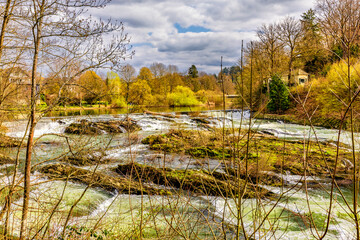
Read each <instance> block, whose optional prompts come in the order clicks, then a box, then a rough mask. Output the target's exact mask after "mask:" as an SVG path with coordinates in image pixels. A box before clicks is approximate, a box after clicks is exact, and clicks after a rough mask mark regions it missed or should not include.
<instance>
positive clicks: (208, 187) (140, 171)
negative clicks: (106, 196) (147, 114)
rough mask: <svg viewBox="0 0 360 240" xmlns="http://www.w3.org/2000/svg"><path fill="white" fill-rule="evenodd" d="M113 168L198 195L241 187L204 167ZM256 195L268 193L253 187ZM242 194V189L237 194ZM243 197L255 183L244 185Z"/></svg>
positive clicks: (231, 192)
mask: <svg viewBox="0 0 360 240" xmlns="http://www.w3.org/2000/svg"><path fill="white" fill-rule="evenodd" d="M115 171H116V172H117V173H119V174H121V175H123V176H125V177H127V178H130V177H131V179H132V180H134V181H135V180H137V181H140V180H141V181H142V182H151V183H155V184H158V185H164V186H168V187H172V188H174V189H178V190H180V191H190V192H193V193H196V194H200V195H204V194H205V195H212V196H227V195H230V196H237V195H238V194H239V193H238V192H237V186H238V184H240V185H241V186H240V189H242V190H244V181H243V180H242V179H236V178H235V177H234V176H233V175H231V174H225V173H219V172H215V173H210V172H208V171H205V170H174V169H170V168H161V169H160V168H155V167H151V166H146V165H140V164H136V163H130V164H125V165H119V166H118V167H117V168H116V169H115ZM257 190H258V194H259V195H260V196H262V197H264V196H270V195H271V194H270V193H269V192H268V191H267V190H265V189H263V188H261V187H257ZM240 194H242V192H241V193H240ZM245 197H247V198H252V197H255V186H253V185H252V184H248V185H247V188H246V192H245Z"/></svg>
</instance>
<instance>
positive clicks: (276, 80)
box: [267, 75, 290, 113]
mask: <svg viewBox="0 0 360 240" xmlns="http://www.w3.org/2000/svg"><path fill="white" fill-rule="evenodd" d="M289 106H290V100H289V92H288V90H287V88H286V86H285V84H284V83H283V81H282V80H281V78H280V77H279V76H278V75H274V76H272V77H271V82H270V102H269V104H268V105H267V108H268V109H269V111H270V112H276V113H279V112H283V111H285V110H287V109H289Z"/></svg>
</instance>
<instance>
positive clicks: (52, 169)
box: [39, 163, 171, 195]
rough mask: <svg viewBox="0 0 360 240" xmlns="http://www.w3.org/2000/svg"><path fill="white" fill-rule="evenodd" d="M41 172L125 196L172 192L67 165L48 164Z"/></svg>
mask: <svg viewBox="0 0 360 240" xmlns="http://www.w3.org/2000/svg"><path fill="white" fill-rule="evenodd" d="M39 171H40V172H41V173H43V174H45V175H46V176H47V177H49V178H51V179H54V180H66V179H68V180H71V181H75V182H80V183H84V184H87V185H90V186H91V187H99V188H102V189H104V190H107V191H111V192H114V191H117V192H118V193H124V194H136V195H141V194H147V195H169V194H171V193H170V192H168V191H166V190H164V189H161V188H156V187H151V186H145V185H141V184H139V183H138V182H135V181H130V180H128V179H126V178H123V177H112V176H109V175H107V174H104V173H102V172H100V171H96V172H95V173H94V171H91V170H87V169H82V168H78V167H74V166H70V165H67V164H62V163H57V164H48V165H44V166H42V167H40V169H39Z"/></svg>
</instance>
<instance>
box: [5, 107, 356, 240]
mask: <svg viewBox="0 0 360 240" xmlns="http://www.w3.org/2000/svg"><path fill="white" fill-rule="evenodd" d="M204 114H207V115H208V116H209V120H210V121H211V125H213V126H217V127H221V126H222V124H223V123H224V122H225V126H226V127H232V126H235V127H239V125H240V121H241V118H242V117H243V121H242V123H243V125H242V128H248V127H249V117H250V114H249V112H245V113H244V114H243V116H242V114H241V112H239V111H236V112H228V113H226V115H225V118H224V116H223V113H222V112H218V111H213V112H207V113H204ZM124 117H125V115H99V116H83V117H62V118H43V119H42V120H41V121H40V122H39V123H38V125H37V128H36V131H35V137H40V136H43V135H44V134H63V133H64V131H65V128H66V127H67V126H68V125H69V124H71V123H72V122H76V121H78V120H80V119H88V120H91V121H102V120H109V119H112V120H121V119H123V118H124ZM156 117H157V119H154V118H153V116H151V115H146V114H134V115H131V118H133V119H134V120H136V121H137V122H138V124H139V125H140V126H141V128H142V130H141V131H140V132H139V134H141V135H143V136H146V135H149V134H154V133H156V134H158V133H165V132H167V131H168V130H169V129H171V128H182V129H196V128H197V127H198V124H197V123H196V122H194V121H192V120H191V118H190V117H189V116H187V115H181V116H179V117H176V118H171V119H168V118H166V117H162V116H156ZM6 127H7V128H8V129H9V131H8V132H7V134H8V135H9V136H14V137H22V136H23V135H24V131H25V129H26V122H25V121H18V122H8V123H6ZM252 128H253V129H257V130H259V131H266V132H268V133H272V134H273V135H274V136H276V137H281V138H289V139H295V140H297V139H307V138H309V136H310V139H315V134H314V132H313V131H312V130H311V128H310V127H308V126H301V125H296V124H285V123H282V122H272V121H263V120H253V121H252ZM315 130H316V136H317V138H318V139H319V140H333V141H335V140H336V139H337V134H338V132H337V131H336V130H329V129H324V128H318V127H317V128H315ZM124 137H125V136H124V135H121V134H120V135H119V136H116V137H115V138H114V139H113V143H112V144H113V145H111V146H112V147H113V148H111V149H110V150H107V151H105V158H108V159H118V161H119V162H117V163H115V164H113V165H112V164H110V165H103V166H101V168H100V169H106V168H108V167H115V166H116V164H118V163H121V162H125V161H127V160H128V158H129V153H130V150H131V152H140V153H141V154H140V155H137V156H136V157H135V159H136V160H137V161H138V162H141V161H143V159H144V156H145V155H146V154H148V155H151V154H154V153H153V152H150V151H149V150H148V149H147V147H146V146H145V145H142V144H139V143H138V144H135V145H132V146H131V148H130V147H127V146H126V145H124V141H125V140H124ZM107 138H110V136H106V135H105V136H101V137H98V138H97V137H90V138H89V139H88V141H89V146H88V148H89V149H96V148H97V147H99V146H103V145H101V144H100V143H101V142H105V141H106V140H107ZM356 138H357V139H359V134H356ZM77 139H78V138H77V137H75V138H74V141H73V142H74V143H73V145H74V146H76V143H77V142H78V141H79V142H80V140H87V138H86V137H84V138H83V139H80V140H77ZM47 141H49V142H51V141H57V142H59V144H60V146H62V147H59V146H56V145H51V144H49V145H48V146H47V145H41V143H44V142H47ZM341 142H343V143H346V144H347V143H349V133H347V132H344V133H343V134H342V138H341ZM64 149H66V147H64V139H63V138H58V137H56V136H46V137H43V138H41V141H40V145H39V148H38V149H37V150H38V152H39V153H38V154H37V157H38V158H41V160H43V159H46V158H50V157H52V156H54V155H59V153H61V152H62V151H63V150H64ZM40 150H42V151H40ZM155 158H156V159H158V160H159V161H160V163H159V164H161V162H162V161H163V160H162V159H161V156H159V158H158V157H155ZM174 158H177V156H175V155H174ZM174 162H175V161H173V163H172V164H173V165H172V166H174V165H176V166H179V165H181V164H182V165H184V166H186V167H189V166H188V165H187V164H188V163H187V162H186V159H185V160H181V158H180V157H179V158H178V159H177V161H176V163H174ZM210 164H212V166H213V167H215V166H217V165H218V164H219V163H218V162H217V161H215V162H211V163H210ZM210 164H209V165H210ZM167 166H168V165H167ZM6 167H9V166H6ZM191 167H193V166H191ZM0 177H1V179H0V184H1V185H6V184H9V183H10V182H11V181H10V180H11V177H10V178H9V177H5V176H0ZM18 177H22V175H21V174H19V176H18ZM39 177H41V176H40V175H38V174H37V175H33V180H34V181H33V183H39V181H46V179H44V178H39ZM281 177H283V178H284V179H285V180H286V181H288V182H289V183H293V184H295V183H297V182H298V181H299V180H301V176H291V175H284V176H281ZM312 180H319V179H312ZM63 186H64V182H59V181H56V182H52V183H44V184H39V185H38V186H37V187H36V188H35V189H34V190H33V191H32V206H33V207H34V208H37V209H41V211H42V212H44V213H48V212H49V209H51V207H53V204H54V202H55V200H56V199H58V198H59V196H60V194H61V191H62V188H63ZM264 187H266V186H264ZM84 189H85V186H83V185H81V184H74V183H70V185H69V187H68V190H67V191H66V193H65V198H64V202H62V204H61V206H60V209H61V210H63V211H64V213H66V211H68V210H69V206H71V204H72V203H74V201H75V200H76V199H77V197H79V196H80V194H81V192H82V191H83V190H84ZM268 189H269V190H271V191H272V192H275V193H278V194H279V193H281V192H282V191H284V189H280V188H274V187H268ZM308 196H309V197H310V200H309V202H310V206H311V211H312V212H315V213H324V212H326V209H327V206H328V203H329V198H328V197H327V196H326V194H324V192H323V191H322V190H321V189H319V190H318V192H316V191H312V192H310V194H309V195H308ZM286 197H287V198H288V199H289V200H288V201H286V202H284V201H282V202H280V203H279V204H278V205H277V207H276V208H275V209H274V214H279V212H281V211H282V210H283V209H287V210H290V211H292V212H294V213H298V214H302V215H305V214H308V213H309V210H308V206H307V204H306V201H305V200H306V197H307V195H306V194H305V193H304V192H303V190H298V191H290V192H289V193H287V195H286ZM202 198H203V199H202V200H201V199H199V198H193V197H188V198H186V197H179V196H174V197H160V196H151V197H148V196H145V198H143V199H141V198H140V197H139V196H132V195H130V196H129V195H118V194H116V193H115V194H114V195H109V194H106V193H104V192H103V191H101V190H99V189H91V190H89V191H88V193H87V194H86V196H85V198H84V199H83V200H82V201H81V202H80V203H79V205H78V207H77V209H76V211H77V212H78V213H79V214H80V213H81V214H84V213H86V214H85V215H84V216H78V217H75V218H72V219H71V224H73V225H79V226H85V225H87V226H91V224H94V223H95V222H96V221H97V218H98V217H99V216H102V215H103V214H105V212H106V211H107V210H108V208H109V211H108V212H107V213H106V214H105V217H104V219H103V223H102V224H103V226H105V228H110V227H112V228H114V229H116V230H117V231H125V230H126V229H130V230H131V229H132V228H136V226H137V225H136V224H137V223H138V221H139V214H140V212H141V211H140V209H139V206H140V205H141V204H145V206H146V207H145V208H146V210H145V211H143V214H145V215H147V216H148V215H150V214H152V213H154V211H155V210H156V211H157V212H158V213H159V219H157V221H158V224H159V226H160V228H161V229H167V227H168V221H169V218H170V219H172V220H174V218H175V219H177V220H179V219H183V220H184V221H185V220H188V221H192V220H194V219H196V218H195V217H194V219H191V217H190V219H189V216H195V215H196V216H197V217H198V214H199V213H200V212H201V213H205V212H206V213H207V214H206V216H208V217H209V219H207V220H208V222H207V224H209V225H211V226H212V227H213V228H214V229H217V231H220V230H219V229H221V226H220V225H219V223H218V222H217V221H216V220H213V219H212V218H213V217H215V218H219V219H221V218H223V216H225V220H226V222H227V223H229V224H235V223H236V220H235V215H234V212H236V211H234V209H235V203H234V201H233V200H230V199H225V198H215V197H214V198H212V197H202ZM205 198H206V199H205ZM204 199H205V201H203V200H204ZM113 202H114V203H113ZM21 203H22V199H20V200H18V201H17V206H21ZM110 204H111V206H110ZM273 204H275V202H265V205H266V206H265V207H264V211H269V210H270V208H271V206H272V205H273ZM109 206H110V207H109ZM169 206H170V207H171V206H174V208H175V206H176V207H181V208H182V209H184V212H185V213H186V214H187V215H185V214H184V212H176V214H175V215H174V216H172V218H171V217H169V216H167V215H166V214H164V211H163V210H164V209H167V208H168V207H169ZM243 206H245V207H244V210H243V211H244V213H245V219H246V221H247V222H246V224H245V225H246V230H247V232H249V233H251V232H252V229H253V222H254V218H255V217H254V216H255V214H254V211H255V209H257V203H256V200H255V199H247V200H244V204H243ZM344 208H346V207H345V205H344V204H343V203H341V202H340V201H339V202H337V203H336V206H335V209H334V211H333V212H332V215H333V218H334V219H336V224H331V228H330V230H333V231H332V232H331V233H330V234H329V235H328V236H327V237H328V238H327V239H352V238H353V229H354V228H353V225H352V223H351V221H350V219H349V217H346V216H344V213H346V212H347V211H345V210H344ZM14 209H15V212H16V214H14V216H13V218H14V219H12V220H13V221H14V222H17V220H16V219H19V216H20V212H19V211H20V209H19V208H18V207H14ZM160 213H161V214H160ZM39 214H40V213H37V214H34V215H32V220H31V221H33V223H34V224H36V223H38V222H39V221H40V220H41V219H46V216H48V215H46V214H44V215H43V216H42V218H41V219H40V220H37V219H36V218H38V217H39ZM345 215H346V214H345ZM61 216H62V215H61V214H57V218H58V219H61ZM210 216H211V217H210ZM62 221H63V219H62ZM174 221H175V220H174ZM114 223H116V224H115V226H114ZM290 223H291V226H292V228H290V229H293V230H289V229H287V227H288V225H289V219H285V220H279V221H278V228H279V230H278V231H275V232H271V231H266V228H269V224H268V223H267V224H265V225H264V229H263V231H264V235H265V236H266V238H267V239H272V238H274V236H275V237H276V238H277V239H279V238H282V239H312V238H313V236H312V233H311V229H305V230H299V229H298V228H299V227H298V226H297V224H296V223H293V222H291V221H290ZM179 224H180V223H179ZM149 225H150V226H152V224H151V223H149ZM56 226H57V225H56V224H54V228H56ZM59 226H61V220H59ZM124 229H125V230H124ZM204 229H207V228H206V227H204ZM294 229H295V230H294ZM130 230H129V231H130ZM14 234H16V231H15V232H14ZM272 234H275V235H272ZM254 237H255V238H260V236H256V235H255V236H254Z"/></svg>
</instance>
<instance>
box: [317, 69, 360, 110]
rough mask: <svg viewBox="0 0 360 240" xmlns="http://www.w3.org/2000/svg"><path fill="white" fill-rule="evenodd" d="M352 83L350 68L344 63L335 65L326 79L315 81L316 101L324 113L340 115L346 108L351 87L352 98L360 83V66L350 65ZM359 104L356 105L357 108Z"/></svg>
mask: <svg viewBox="0 0 360 240" xmlns="http://www.w3.org/2000/svg"><path fill="white" fill-rule="evenodd" d="M349 69H350V82H349V79H348V66H347V64H346V63H344V62H339V63H334V64H333V65H332V66H331V68H330V70H329V72H328V74H327V76H326V78H325V79H317V80H315V81H314V87H315V91H316V93H317V97H316V100H317V101H318V102H319V105H320V106H322V109H321V110H322V113H323V114H325V115H326V114H328V113H334V112H338V113H340V112H341V111H342V110H344V109H345V108H346V105H347V104H348V103H349V102H350V100H349V87H350V89H351V93H350V94H351V97H353V95H354V93H355V92H356V90H357V88H358V84H359V83H360V64H359V63H356V64H353V65H350V68H349ZM356 105H358V104H356V103H355V104H354V106H355V107H356Z"/></svg>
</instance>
